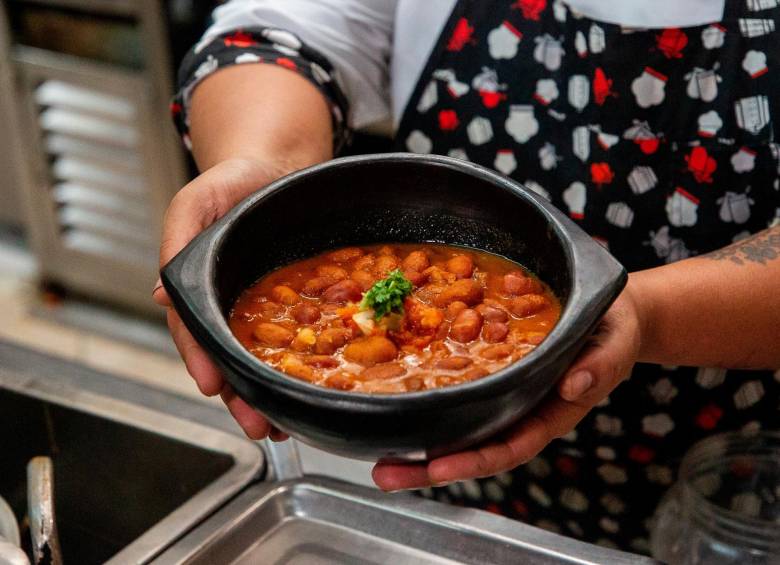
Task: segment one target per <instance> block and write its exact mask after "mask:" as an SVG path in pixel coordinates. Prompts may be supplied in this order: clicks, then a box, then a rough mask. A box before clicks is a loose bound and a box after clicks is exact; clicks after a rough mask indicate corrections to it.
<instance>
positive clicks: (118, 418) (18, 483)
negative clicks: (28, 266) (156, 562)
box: [0, 343, 264, 565]
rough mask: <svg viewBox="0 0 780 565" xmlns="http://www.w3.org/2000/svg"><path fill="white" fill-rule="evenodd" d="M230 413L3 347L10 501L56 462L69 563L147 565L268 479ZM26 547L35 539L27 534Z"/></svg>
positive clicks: (3, 437) (4, 471)
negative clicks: (34, 474)
mask: <svg viewBox="0 0 780 565" xmlns="http://www.w3.org/2000/svg"><path fill="white" fill-rule="evenodd" d="M233 431H234V425H233V424H232V422H230V419H229V418H227V417H226V415H225V414H224V412H223V411H222V410H219V409H216V408H211V407H209V406H206V405H204V404H201V403H199V402H195V401H187V400H185V399H182V398H180V397H177V396H174V395H170V394H166V393H164V392H161V391H156V390H153V389H151V388H149V387H143V386H139V385H137V384H134V383H131V382H127V381H122V380H121V379H117V378H114V377H109V376H107V375H102V374H100V373H96V372H94V371H90V370H88V369H85V368H83V367H80V366H78V365H74V364H71V363H66V362H63V361H61V360H55V359H53V358H50V357H47V356H44V355H41V354H38V353H34V352H32V351H29V350H25V349H20V348H18V347H13V346H8V345H4V344H2V343H0V495H2V496H3V497H5V498H6V499H7V500H8V501H9V503H10V504H11V506H12V508H13V510H14V512H15V514H16V517H17V519H18V520H19V522H20V523H21V524H22V525H23V526H24V524H25V515H26V513H27V508H26V478H25V466H26V465H27V462H28V461H29V460H30V458H32V457H33V456H35V455H49V456H50V457H51V458H52V459H53V461H54V480H55V504H56V512H57V522H58V527H59V532H60V541H61V546H62V550H63V557H64V561H65V563H70V564H79V565H89V564H91V563H103V562H105V561H108V562H109V563H117V564H119V563H121V564H126V563H146V562H148V561H150V560H151V559H153V558H154V557H155V556H156V555H158V554H160V553H161V552H162V551H163V550H165V549H166V548H167V547H169V546H170V545H171V544H173V543H174V542H175V541H176V540H177V539H178V538H179V537H181V536H182V535H183V534H184V533H185V532H186V531H188V530H189V529H191V528H192V527H194V526H195V525H196V524H197V523H198V522H200V521H202V520H203V519H204V518H205V517H206V516H208V515H209V514H211V513H213V512H214V511H215V510H216V509H217V508H219V507H220V506H222V505H223V504H224V503H225V502H227V501H228V500H230V499H231V498H232V497H234V496H235V495H236V494H237V493H238V492H239V491H241V490H242V489H244V488H245V487H246V486H247V485H249V484H250V483H251V482H252V481H253V480H255V479H256V478H258V477H259V476H260V475H261V473H262V472H263V469H264V458H263V454H262V451H261V450H260V449H259V447H258V446H257V445H256V444H254V443H252V442H250V441H247V440H244V439H242V438H240V437H239V436H237V435H236V434H235V433H231V432H233ZM22 538H23V539H29V535H28V534H27V532H26V531H24V528H23V533H22Z"/></svg>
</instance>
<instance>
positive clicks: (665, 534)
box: [650, 432, 780, 565]
mask: <svg viewBox="0 0 780 565" xmlns="http://www.w3.org/2000/svg"><path fill="white" fill-rule="evenodd" d="M650 546H651V551H652V554H653V557H655V558H656V559H660V560H662V561H665V562H666V563H669V564H670V565H694V564H695V565H710V564H712V565H731V564H739V565H770V564H771V565H780V432H757V433H754V434H749V435H747V434H743V433H725V434H719V435H716V436H712V437H710V438H707V439H705V440H703V441H701V442H699V443H697V444H696V445H694V446H693V447H692V448H691V450H690V451H688V453H687V454H686V455H685V457H684V458H683V461H682V465H681V466H680V473H679V477H678V480H677V483H675V485H673V486H672V488H671V489H670V490H669V492H668V493H667V494H666V495H665V496H664V498H663V499H662V501H661V503H660V505H659V506H658V509H657V510H656V514H655V517H654V524H653V528H652V532H651V537H650Z"/></svg>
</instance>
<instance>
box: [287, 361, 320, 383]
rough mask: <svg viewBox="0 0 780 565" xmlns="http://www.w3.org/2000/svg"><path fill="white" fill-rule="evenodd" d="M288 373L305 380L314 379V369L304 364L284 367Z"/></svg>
mask: <svg viewBox="0 0 780 565" xmlns="http://www.w3.org/2000/svg"><path fill="white" fill-rule="evenodd" d="M282 371H284V372H285V373H286V374H288V375H291V376H293V377H297V378H299V379H303V380H304V381H314V369H312V368H311V367H309V366H307V365H304V364H300V365H298V364H289V365H285V366H283V367H282Z"/></svg>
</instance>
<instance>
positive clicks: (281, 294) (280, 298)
mask: <svg viewBox="0 0 780 565" xmlns="http://www.w3.org/2000/svg"><path fill="white" fill-rule="evenodd" d="M271 299H273V300H275V301H276V302H279V303H281V304H284V305H285V306H293V305H295V304H298V303H299V302H300V301H301V297H300V295H299V294H298V293H297V292H295V291H294V290H293V289H291V288H290V287H289V286H286V285H283V284H280V285H278V286H275V287H274V288H273V289H272V290H271Z"/></svg>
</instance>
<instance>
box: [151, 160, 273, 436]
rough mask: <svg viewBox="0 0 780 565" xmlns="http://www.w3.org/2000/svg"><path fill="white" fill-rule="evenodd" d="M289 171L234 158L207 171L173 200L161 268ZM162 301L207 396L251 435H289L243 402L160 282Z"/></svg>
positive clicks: (157, 293) (191, 370)
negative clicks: (219, 400) (217, 401)
mask: <svg viewBox="0 0 780 565" xmlns="http://www.w3.org/2000/svg"><path fill="white" fill-rule="evenodd" d="M286 172H288V171H287V170H285V169H284V168H282V167H277V166H272V165H269V164H268V163H264V162H260V161H256V160H251V159H230V160H227V161H223V162H221V163H219V164H217V165H215V166H213V167H212V168H210V169H208V170H207V171H206V172H204V173H203V174H202V175H200V176H199V177H197V178H196V179H195V180H193V181H192V182H191V183H189V184H188V185H187V186H185V187H184V188H182V189H181V190H180V191H179V193H178V194H177V195H176V196H175V197H174V198H173V200H172V201H171V204H170V206H169V207H168V210H167V212H166V213H165V221H164V225H163V235H162V244H161V246H160V267H163V266H164V265H165V264H167V263H168V261H170V260H171V259H173V257H174V256H175V255H176V254H177V253H178V252H179V251H181V250H182V248H183V247H184V246H186V245H187V244H188V243H189V242H190V240H192V238H194V237H195V236H196V235H198V234H199V233H200V232H201V231H203V230H204V229H206V228H207V227H208V226H210V225H211V224H213V223H214V222H215V221H216V220H217V219H219V218H220V217H222V216H223V215H224V214H225V213H226V212H227V211H228V210H230V209H231V208H232V207H233V206H235V205H236V204H238V202H240V201H241V200H243V199H244V198H245V197H247V196H249V195H250V194H252V193H253V192H255V191H256V190H258V189H260V188H262V187H263V186H265V185H267V184H268V183H270V182H272V181H274V180H276V179H277V178H278V177H280V176H282V175H283V174H285V173H286ZM153 298H154V301H155V302H157V304H159V305H161V306H165V307H166V308H167V309H168V311H167V317H168V328H169V329H170V331H171V335H172V336H173V341H174V342H175V343H176V348H177V349H178V350H179V353H180V354H181V357H182V359H183V360H184V363H185V365H186V366H187V371H188V372H189V373H190V375H191V376H192V378H193V379H195V382H196V383H197V385H198V388H199V389H200V391H201V392H202V393H203V394H205V395H206V396H214V395H217V394H219V395H220V396H221V397H222V400H223V402H224V403H225V405H226V406H227V407H228V410H230V413H231V414H232V415H233V417H234V418H235V419H236V421H237V422H238V423H239V425H240V426H241V427H242V428H243V430H244V432H245V433H246V435H247V436H249V437H250V438H252V439H262V438H264V437H266V436H268V435H270V436H271V439H275V440H278V439H285V438H286V436H285V435H284V434H283V433H281V432H279V431H277V430H275V429H273V428H272V427H271V425H270V424H269V423H268V421H267V420H266V419H265V418H263V416H262V415H261V414H260V413H259V412H257V411H255V410H254V409H253V408H251V407H250V406H249V405H248V404H246V403H245V402H244V401H243V400H241V399H240V398H239V397H238V396H237V395H236V394H235V392H234V391H233V389H232V388H231V387H230V385H228V384H226V383H225V381H224V379H223V378H222V375H221V374H220V373H219V371H218V370H217V367H216V366H215V365H214V364H213V363H212V362H211V360H210V359H209V357H208V355H207V354H206V352H205V351H203V349H201V347H200V346H199V345H198V343H197V342H196V341H195V339H194V338H193V337H192V335H191V334H190V332H189V331H187V328H186V327H184V324H183V323H182V321H181V319H180V318H179V315H178V314H176V311H175V310H174V309H173V308H172V307H171V301H170V298H169V297H168V295H167V293H166V292H165V289H164V288H163V287H162V285H161V284H160V282H159V281H158V283H157V286H156V287H155V289H154V291H153Z"/></svg>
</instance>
